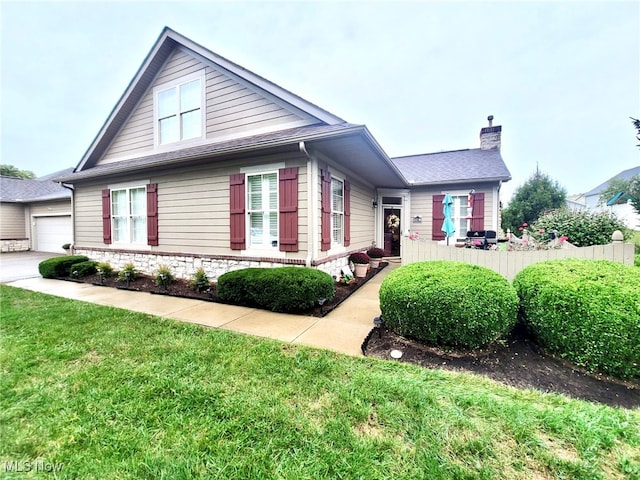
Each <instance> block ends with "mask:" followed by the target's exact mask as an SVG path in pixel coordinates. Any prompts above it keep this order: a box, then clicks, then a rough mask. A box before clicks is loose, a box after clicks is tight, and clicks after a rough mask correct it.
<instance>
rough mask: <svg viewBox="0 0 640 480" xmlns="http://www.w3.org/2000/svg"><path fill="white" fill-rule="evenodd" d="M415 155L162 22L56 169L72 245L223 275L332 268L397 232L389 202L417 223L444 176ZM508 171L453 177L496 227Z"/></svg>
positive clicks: (404, 224)
mask: <svg viewBox="0 0 640 480" xmlns="http://www.w3.org/2000/svg"><path fill="white" fill-rule="evenodd" d="M493 128H494V129H495V128H499V127H493ZM493 133H494V132H492V134H493ZM498 133H499V132H498ZM498 138H499V137H498ZM487 150H489V149H487ZM496 151H497V154H496V153H495V152H494V154H493V157H491V158H489V159H488V163H487V166H488V165H489V162H493V161H495V158H499V156H500V155H499V148H498V149H496ZM489 156H490V155H488V157H489ZM425 157H426V156H425ZM488 157H487V158H488ZM492 159H493V160H492ZM476 160H478V159H476ZM476 160H474V161H476ZM452 161H453V160H452ZM459 161H466V160H465V158H460V159H459ZM500 162H501V159H500ZM454 163H455V162H454ZM409 164H410V169H416V170H418V171H420V172H422V171H423V170H424V169H425V168H426V169H429V168H431V167H429V166H428V162H425V161H424V160H423V159H421V158H415V159H414V160H413V161H408V160H407V159H404V160H403V159H391V158H389V156H388V155H387V154H386V153H385V151H384V149H383V148H382V147H381V146H380V145H379V143H378V142H377V140H376V139H375V138H374V137H373V135H371V133H370V132H369V130H368V129H367V127H366V126H365V125H356V124H352V123H349V122H347V121H345V120H343V119H341V118H340V117H338V116H336V115H334V114H332V113H330V112H328V111H326V110H324V109H322V108H321V107H319V106H317V105H314V104H313V103H310V102H308V101H306V100H304V99H302V98H300V97H298V96H297V95H295V94H294V93H291V92H289V91H288V90H285V89H284V88H282V87H280V86H278V85H276V84H274V83H272V82H270V81H268V80H266V79H264V78H262V77H260V76H259V75H256V74H255V73H252V72H250V71H248V70H246V69H244V68H242V67H241V66H239V65H237V64H235V63H233V62H231V61H229V60H227V59H225V58H223V57H221V56H219V55H217V54H215V53H214V52H212V51H210V50H208V49H206V48H204V47H203V46H201V45H198V44H197V43H195V42H193V41H191V40H190V39H188V38H186V37H184V36H182V35H180V34H178V33H177V32H175V31H173V30H171V29H169V28H165V29H164V30H163V31H162V33H161V35H160V37H159V38H158V40H157V41H156V43H155V44H154V46H153V48H152V49H151V51H150V53H149V54H148V55H147V57H146V58H145V60H144V61H143V63H142V65H141V67H140V68H139V70H138V72H137V73H136V74H135V76H134V78H133V80H132V81H131V83H130V84H129V86H128V87H127V89H126V91H125V92H124V93H123V95H122V97H121V98H120V100H119V101H118V103H117V104H116V105H115V107H114V109H113V110H112V112H111V113H110V115H109V116H108V118H107V120H106V122H105V124H104V125H103V127H102V128H101V130H100V131H99V132H98V134H97V135H96V137H95V139H94V140H93V142H92V143H91V145H90V146H89V148H88V150H87V152H86V153H85V155H84V156H83V158H82V159H81V160H80V162H79V163H78V165H77V167H76V168H75V169H74V171H73V172H72V173H70V174H68V175H62V176H60V177H59V178H58V181H60V182H62V183H63V184H64V185H67V186H69V187H71V188H73V218H74V240H73V243H74V251H75V252H76V253H78V254H85V255H87V256H89V257H90V258H92V259H95V260H99V261H108V262H110V263H111V264H112V265H113V266H114V268H116V269H117V268H121V267H122V266H123V265H124V263H127V262H133V263H134V264H136V266H137V267H138V268H139V269H140V270H142V271H143V272H146V273H152V272H153V271H154V270H155V269H156V268H157V267H158V266H159V265H167V266H169V267H170V268H172V269H173V270H174V272H175V273H176V275H177V276H181V277H188V276H190V275H191V274H192V273H193V272H194V271H195V269H197V268H199V267H202V268H204V269H205V271H207V273H208V274H209V275H210V276H211V277H212V278H217V277H218V276H219V275H221V274H222V273H224V272H226V271H229V270H233V269H238V268H244V267H249V266H267V267H275V266H283V265H306V266H310V267H314V268H319V269H322V270H324V271H327V272H329V273H330V274H332V275H335V274H336V273H338V272H339V270H340V268H341V267H342V266H343V265H345V264H346V263H347V258H348V256H349V254H351V253H352V252H355V251H361V250H365V249H367V248H368V247H370V246H371V245H372V244H373V243H375V244H377V245H379V246H383V245H385V241H387V243H388V241H389V240H388V238H389V237H388V234H389V231H388V228H387V227H386V225H387V224H388V220H389V217H390V216H391V215H392V214H396V213H397V217H398V221H399V225H397V226H399V228H397V229H396V230H397V231H398V232H399V233H402V234H406V233H407V232H408V230H409V229H411V228H414V227H415V225H414V224H412V220H411V218H412V216H420V215H423V216H424V218H425V220H424V224H425V225H429V226H430V225H431V222H432V219H431V218H427V217H428V216H429V215H431V211H432V209H433V208H434V207H433V203H429V200H428V199H429V198H430V197H431V196H433V195H436V196H437V195H439V194H440V193H441V192H442V191H445V190H447V188H448V187H447V185H446V184H438V185H437V187H436V186H435V185H429V184H428V183H425V182H427V179H426V177H423V176H417V175H416V177H415V183H411V182H410V181H408V180H407V172H406V169H407V168H408V165H409ZM421 165H424V167H421ZM502 165H503V166H504V164H502ZM476 168H480V167H476V166H474V167H473V169H476ZM403 169H404V171H403ZM504 170H505V171H506V167H504ZM423 173H424V172H423ZM502 173H503V174H504V175H503V176H501V177H499V178H498V176H497V175H493V174H492V176H487V175H485V176H480V177H479V178H481V179H475V178H472V179H471V180H469V181H466V182H464V181H463V182H460V181H459V180H460V179H459V178H458V179H456V180H455V181H452V182H450V184H451V185H455V186H456V188H457V189H458V190H459V191H462V190H463V189H466V188H470V189H474V188H475V190H476V192H477V193H476V195H477V194H485V196H484V198H483V199H482V200H481V199H480V196H478V197H477V201H478V202H481V201H483V202H484V206H482V207H481V208H480V210H482V211H483V215H482V218H483V222H485V223H483V227H484V226H486V228H490V227H494V229H497V225H498V223H497V221H496V222H495V223H494V220H495V219H496V218H497V213H496V212H494V210H495V209H497V206H498V205H499V200H498V198H497V195H496V189H497V191H498V192H499V183H500V182H502V181H506V180H508V179H509V178H510V176H509V175H508V171H506V173H504V172H502ZM462 175H466V176H465V177H464V178H467V179H468V178H469V177H468V173H462ZM474 175H475V174H474ZM414 192H415V194H414ZM487 194H488V195H487ZM414 195H415V197H414ZM414 198H415V202H414ZM427 207H428V208H427ZM436 221H437V220H436ZM478 221H479V220H478ZM387 247H389V248H388V249H387V250H388V254H389V255H392V254H393V255H400V254H401V252H400V251H399V250H394V251H393V252H392V251H391V250H390V248H391V247H390V244H388V245H387Z"/></svg>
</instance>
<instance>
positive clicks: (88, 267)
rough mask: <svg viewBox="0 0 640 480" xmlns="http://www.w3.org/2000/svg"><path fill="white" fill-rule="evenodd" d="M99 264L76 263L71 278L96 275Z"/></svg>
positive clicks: (92, 262)
mask: <svg viewBox="0 0 640 480" xmlns="http://www.w3.org/2000/svg"><path fill="white" fill-rule="evenodd" d="M97 265H98V262H94V261H93V260H87V261H85V262H79V263H74V264H73V265H71V269H70V270H71V276H72V277H73V278H82V277H86V276H88V275H93V274H94V273H96V266H97Z"/></svg>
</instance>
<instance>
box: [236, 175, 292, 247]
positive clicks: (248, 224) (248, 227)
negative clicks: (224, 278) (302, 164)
mask: <svg viewBox="0 0 640 480" xmlns="http://www.w3.org/2000/svg"><path fill="white" fill-rule="evenodd" d="M282 168H285V164H284V163H272V164H268V165H257V166H252V167H244V168H241V169H240V173H244V174H245V187H246V188H245V205H246V213H247V215H246V217H247V218H246V223H245V227H246V228H245V232H246V234H245V235H246V239H245V241H246V250H243V251H242V254H243V255H249V256H269V257H275V258H284V257H285V255H286V252H281V251H280V169H282ZM269 174H275V175H276V207H275V213H276V222H277V223H276V239H277V241H276V245H270V244H268V243H263V244H262V245H253V244H252V243H251V215H250V214H251V212H252V210H251V208H250V207H251V205H250V203H249V177H251V176H258V175H262V176H264V175H269ZM262 201H263V206H264V205H265V203H268V196H264V195H263V199H262ZM260 211H263V212H264V209H261V210H260ZM263 227H264V220H263Z"/></svg>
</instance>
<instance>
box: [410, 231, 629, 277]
mask: <svg viewBox="0 0 640 480" xmlns="http://www.w3.org/2000/svg"><path fill="white" fill-rule="evenodd" d="M402 240H403V242H402V265H407V264H409V263H414V262H425V261H430V260H454V261H458V262H466V263H473V264H475V265H480V266H483V267H487V268H490V269H492V270H495V271H496V272H498V273H499V274H501V275H503V276H504V277H506V278H507V279H508V280H509V281H511V280H513V278H514V277H515V276H516V274H517V273H518V272H519V271H520V270H522V269H523V268H525V267H527V266H529V265H531V264H533V263H538V262H544V261H546V260H559V259H562V258H586V259H592V260H611V261H614V262H620V263H624V264H625V265H633V261H634V250H635V245H634V244H633V243H610V244H608V245H595V246H592V247H580V248H578V247H574V248H560V249H552V250H531V251H502V250H480V249H476V248H459V247H454V246H446V245H439V244H438V243H436V242H433V241H430V240H424V239H417V240H410V239H409V238H407V237H403V238H402Z"/></svg>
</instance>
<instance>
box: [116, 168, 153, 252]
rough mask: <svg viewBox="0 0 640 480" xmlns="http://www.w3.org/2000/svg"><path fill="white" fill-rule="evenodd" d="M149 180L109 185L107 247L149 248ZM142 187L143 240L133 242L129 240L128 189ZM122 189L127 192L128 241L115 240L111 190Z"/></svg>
mask: <svg viewBox="0 0 640 480" xmlns="http://www.w3.org/2000/svg"><path fill="white" fill-rule="evenodd" d="M149 183H150V182H149V181H148V180H147V181H146V183H143V184H142V185H141V184H140V182H139V181H138V182H126V183H121V184H116V185H113V186H109V210H110V211H109V218H110V222H111V243H110V244H109V248H122V246H127V248H132V249H145V250H147V249H149V247H150V245H149V244H148V227H149V226H148V223H147V222H148V219H149V218H148V214H147V212H148V205H147V185H148V184H149ZM140 188H143V189H144V205H145V206H144V219H145V232H144V241H143V242H133V241H132V240H131V217H132V215H131V205H130V204H131V198H130V196H129V195H130V193H129V192H130V191H131V190H136V189H140ZM122 190H124V191H125V192H127V205H128V207H127V227H128V230H129V233H128V235H127V237H128V239H129V241H128V242H122V241H117V240H116V239H115V224H114V221H113V192H114V191H122Z"/></svg>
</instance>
